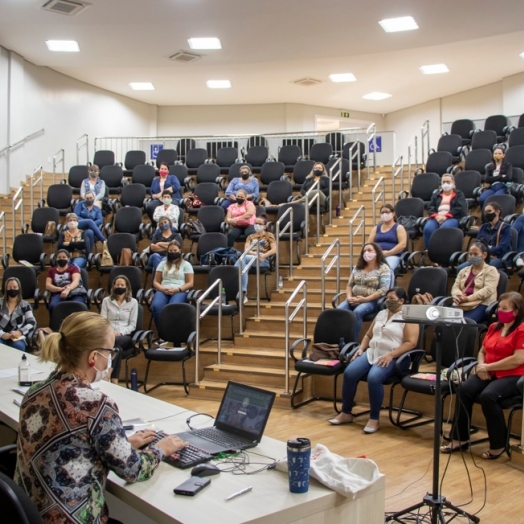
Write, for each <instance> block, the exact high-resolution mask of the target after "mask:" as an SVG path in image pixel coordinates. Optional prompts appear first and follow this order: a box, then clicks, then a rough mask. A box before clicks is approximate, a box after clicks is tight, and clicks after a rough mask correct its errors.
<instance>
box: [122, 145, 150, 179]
mask: <svg viewBox="0 0 524 524" xmlns="http://www.w3.org/2000/svg"><path fill="white" fill-rule="evenodd" d="M145 163H146V154H145V152H144V151H141V150H139V149H136V150H132V151H128V152H127V153H126V157H125V159H124V168H125V169H124V176H131V175H132V174H133V169H135V167H136V166H140V165H145Z"/></svg>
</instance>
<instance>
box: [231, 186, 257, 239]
mask: <svg viewBox="0 0 524 524" xmlns="http://www.w3.org/2000/svg"><path fill="white" fill-rule="evenodd" d="M255 219H256V208H255V204H253V202H250V201H249V200H247V193H246V191H245V189H239V190H238V191H237V194H236V200H235V202H234V203H232V204H231V205H230V206H229V207H228V208H227V214H226V224H229V225H230V226H231V227H230V228H229V231H228V233H227V245H228V247H233V246H234V245H235V240H236V239H237V238H238V237H239V236H240V235H241V234H242V233H244V234H245V235H246V236H249V235H252V234H253V233H254V232H255V228H254V227H253V226H254V225H255Z"/></svg>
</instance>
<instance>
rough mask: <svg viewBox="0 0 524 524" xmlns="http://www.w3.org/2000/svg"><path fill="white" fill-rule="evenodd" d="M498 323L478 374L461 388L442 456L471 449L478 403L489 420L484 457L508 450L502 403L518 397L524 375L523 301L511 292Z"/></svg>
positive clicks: (481, 357)
mask: <svg viewBox="0 0 524 524" xmlns="http://www.w3.org/2000/svg"><path fill="white" fill-rule="evenodd" d="M497 315H498V322H495V323H493V324H491V325H490V326H489V329H488V332H487V334H486V336H485V337H484V341H483V344H482V347H481V348H480V351H479V354H478V357H477V372H476V374H475V375H471V376H470V377H469V378H468V380H466V381H465V382H463V383H462V384H460V385H459V386H458V389H457V400H456V402H455V417H454V419H453V425H452V428H451V432H450V437H451V438H452V440H451V443H450V444H449V445H448V446H443V447H442V448H440V451H441V452H442V453H453V452H455V451H459V450H464V449H467V448H468V447H469V435H470V421H471V414H472V411H473V404H474V403H475V402H479V403H480V405H481V406H482V413H483V414H484V417H485V418H486V426H487V430H488V437H489V450H487V451H485V452H484V453H482V455H481V456H482V458H483V459H486V460H493V459H496V458H498V457H500V456H501V455H502V454H503V453H504V451H505V450H506V432H507V430H506V419H505V417H504V412H503V410H502V408H501V406H500V401H501V400H504V399H505V398H508V397H513V396H515V393H516V391H517V389H516V386H517V381H518V379H519V378H520V377H521V376H522V375H524V325H523V323H522V322H523V320H524V300H523V298H522V295H521V294H520V293H516V292H515V291H511V292H510V293H504V294H503V295H500V301H499V309H498V313H497Z"/></svg>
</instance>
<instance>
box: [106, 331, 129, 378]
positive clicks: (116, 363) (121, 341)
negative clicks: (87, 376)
mask: <svg viewBox="0 0 524 524" xmlns="http://www.w3.org/2000/svg"><path fill="white" fill-rule="evenodd" d="M115 347H117V348H119V350H120V351H119V352H118V355H117V356H116V357H115V359H114V360H113V362H112V365H113V371H112V372H111V378H120V367H121V366H122V357H124V358H125V357H126V356H127V355H128V354H129V352H130V350H131V349H133V337H132V336H131V335H121V336H119V337H115Z"/></svg>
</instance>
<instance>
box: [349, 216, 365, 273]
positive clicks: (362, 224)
mask: <svg viewBox="0 0 524 524" xmlns="http://www.w3.org/2000/svg"><path fill="white" fill-rule="evenodd" d="M359 215H362V218H361V220H360V222H359V223H358V225H357V226H356V228H355V227H354V223H355V220H356V219H357V217H358V216H359ZM361 229H362V246H363V245H364V243H365V241H366V238H365V235H366V210H365V207H364V206H360V207H359V208H358V209H357V211H356V212H355V214H354V215H353V216H352V217H351V218H350V219H349V256H350V257H351V258H350V260H351V267H350V269H351V270H352V269H353V267H354V266H355V264H354V263H353V258H354V255H353V238H355V235H356V234H357V233H358V232H359V231H360V230H361Z"/></svg>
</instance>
